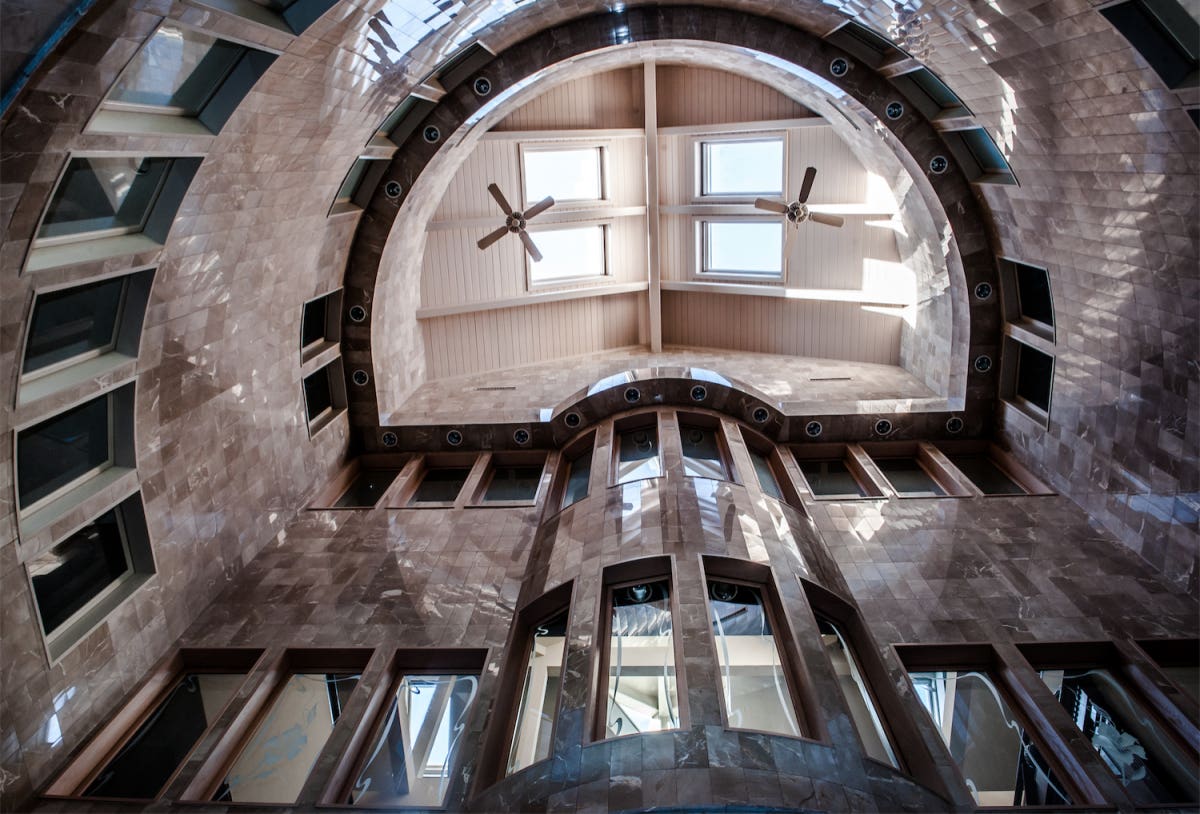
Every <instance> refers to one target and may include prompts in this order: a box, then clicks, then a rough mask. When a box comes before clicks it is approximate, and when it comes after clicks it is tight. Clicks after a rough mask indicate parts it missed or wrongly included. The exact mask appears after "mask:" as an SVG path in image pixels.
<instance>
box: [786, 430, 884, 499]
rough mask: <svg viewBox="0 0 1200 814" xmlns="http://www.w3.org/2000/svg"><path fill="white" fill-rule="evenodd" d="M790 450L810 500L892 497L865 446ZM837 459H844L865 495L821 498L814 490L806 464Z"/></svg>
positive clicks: (815, 446) (822, 445)
mask: <svg viewBox="0 0 1200 814" xmlns="http://www.w3.org/2000/svg"><path fill="white" fill-rule="evenodd" d="M789 449H790V450H791V453H792V457H793V458H794V459H795V461H796V468H797V469H799V470H800V479H801V482H802V483H803V490H804V491H803V494H804V495H805V497H807V498H809V499H810V500H831V501H841V500H880V499H886V498H887V497H888V496H889V493H888V492H887V491H886V490H885V489H884V487H883V485H882V484H883V483H887V479H886V478H884V477H883V473H882V472H879V470H878V469H877V468H876V467H875V464H874V461H872V460H871V458H870V456H869V455H867V454H866V453H865V452H863V449H862V447H861V446H859V445H858V444H838V443H820V444H802V445H794V446H791V447H789ZM833 460H840V461H841V462H842V463H844V464H845V465H846V471H848V472H849V473H850V475H851V477H853V478H854V480H855V481H857V482H858V485H859V486H860V487H861V488H862V490H863V491H864V492H866V494H865V495H856V496H853V497H842V496H840V495H818V494H817V493H816V492H814V491H813V488H812V486H811V485H809V482H808V476H807V475H805V474H804V468H803V462H804V461H833Z"/></svg>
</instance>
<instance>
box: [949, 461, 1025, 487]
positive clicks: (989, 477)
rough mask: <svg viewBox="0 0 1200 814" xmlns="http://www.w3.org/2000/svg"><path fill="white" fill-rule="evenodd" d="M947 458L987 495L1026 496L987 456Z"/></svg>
mask: <svg viewBox="0 0 1200 814" xmlns="http://www.w3.org/2000/svg"><path fill="white" fill-rule="evenodd" d="M946 457H948V458H949V459H950V463H952V464H954V465H955V466H957V467H958V469H959V471H960V472H962V473H963V474H964V475H966V476H967V477H968V478H970V479H971V483H973V484H975V485H976V486H978V487H979V489H980V490H981V491H982V492H983V493H984V494H985V495H1023V494H1025V490H1024V489H1022V488H1021V487H1020V486H1018V485H1017V482H1016V481H1014V480H1013V479H1012V478H1010V477H1009V476H1008V475H1007V474H1006V473H1005V472H1004V470H1003V469H1001V468H1000V467H998V466H996V464H995V463H993V462H992V459H991V458H989V457H988V456H986V455H948V456H946Z"/></svg>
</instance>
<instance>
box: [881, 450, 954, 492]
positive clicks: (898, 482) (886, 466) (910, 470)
mask: <svg viewBox="0 0 1200 814" xmlns="http://www.w3.org/2000/svg"><path fill="white" fill-rule="evenodd" d="M875 464H876V465H877V466H878V467H879V469H880V471H881V472H883V474H884V475H885V476H886V477H887V479H888V483H890V484H891V485H892V488H893V489H895V490H896V493H897V494H900V495H903V496H904V497H942V496H944V495H945V494H946V490H945V489H943V488H942V487H941V485H940V484H939V483H938V482H937V481H936V480H934V479H933V476H932V475H930V474H929V472H928V471H927V470H926V469H925V467H923V466H921V462H920V461H918V460H917V459H916V458H878V459H876V461H875Z"/></svg>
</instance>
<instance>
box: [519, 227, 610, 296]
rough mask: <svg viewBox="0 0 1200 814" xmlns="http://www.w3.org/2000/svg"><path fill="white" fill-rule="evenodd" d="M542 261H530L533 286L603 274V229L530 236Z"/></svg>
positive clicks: (575, 229) (549, 232)
mask: <svg viewBox="0 0 1200 814" xmlns="http://www.w3.org/2000/svg"><path fill="white" fill-rule="evenodd" d="M530 237H532V238H533V242H534V243H536V244H537V247H538V249H539V250H540V251H541V253H542V259H541V260H540V261H537V262H535V261H534V260H533V258H530V259H529V279H530V281H531V282H532V283H548V282H560V281H561V282H570V281H572V280H584V279H588V278H591V277H603V276H604V273H605V265H606V264H605V258H604V227H603V226H579V227H574V228H568V229H546V230H543V231H537V232H530Z"/></svg>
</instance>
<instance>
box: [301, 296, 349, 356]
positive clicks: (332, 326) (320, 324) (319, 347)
mask: <svg viewBox="0 0 1200 814" xmlns="http://www.w3.org/2000/svg"><path fill="white" fill-rule="evenodd" d="M341 309H342V292H341V290H338V291H333V292H331V293H329V294H326V295H324V296H322V297H317V298H316V299H314V300H309V301H308V302H306V303H304V310H303V312H302V315H301V318H300V355H301V359H304V360H307V359H311V358H312V357H313V356H316V355H317V354H318V353H320V352H321V351H323V350H324V349H325V348H326V347H328V346H329V345H330V344H335V343H337V342H338V341H339V340H340V339H341V328H342V323H341V319H340V315H341Z"/></svg>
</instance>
